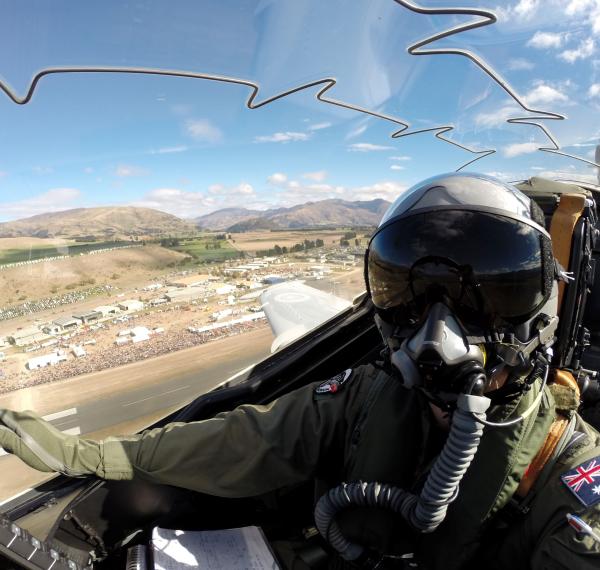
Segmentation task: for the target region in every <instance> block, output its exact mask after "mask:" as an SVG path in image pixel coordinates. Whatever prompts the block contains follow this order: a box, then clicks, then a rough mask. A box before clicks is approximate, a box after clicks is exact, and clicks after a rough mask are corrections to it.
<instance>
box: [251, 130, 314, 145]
mask: <svg viewBox="0 0 600 570" xmlns="http://www.w3.org/2000/svg"><path fill="white" fill-rule="evenodd" d="M309 138H310V135H309V134H307V133H297V132H293V131H286V132H284V133H273V134H272V135H261V136H258V137H254V142H256V143H267V142H276V143H288V142H297V141H306V140H308V139H309Z"/></svg>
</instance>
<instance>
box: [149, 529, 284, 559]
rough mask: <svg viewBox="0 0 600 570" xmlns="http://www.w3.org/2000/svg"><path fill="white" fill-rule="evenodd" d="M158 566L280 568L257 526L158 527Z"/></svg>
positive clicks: (154, 552)
mask: <svg viewBox="0 0 600 570" xmlns="http://www.w3.org/2000/svg"><path fill="white" fill-rule="evenodd" d="M152 555H153V559H154V566H153V567H154V569H155V570H184V569H188V568H198V569H200V570H225V569H227V570H279V568H280V567H279V565H278V564H277V562H276V561H275V558H274V557H273V554H272V552H271V550H270V548H269V545H268V544H267V542H266V541H265V538H264V536H263V534H262V531H261V530H260V529H259V528H258V527H255V526H249V527H243V528H230V529H224V530H211V531H187V530H186V531H184V530H171V529H164V528H155V529H154V530H153V531H152Z"/></svg>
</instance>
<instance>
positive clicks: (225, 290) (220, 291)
mask: <svg viewBox="0 0 600 570" xmlns="http://www.w3.org/2000/svg"><path fill="white" fill-rule="evenodd" d="M235 289H236V287H235V285H228V284H226V285H221V286H220V287H217V288H216V289H215V293H216V294H217V295H229V294H230V293H233V292H234V291H235Z"/></svg>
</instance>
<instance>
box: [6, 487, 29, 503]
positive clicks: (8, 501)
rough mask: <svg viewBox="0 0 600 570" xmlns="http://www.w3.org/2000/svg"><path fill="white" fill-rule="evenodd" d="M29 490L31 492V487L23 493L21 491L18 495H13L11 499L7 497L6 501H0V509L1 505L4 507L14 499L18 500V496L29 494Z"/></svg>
mask: <svg viewBox="0 0 600 570" xmlns="http://www.w3.org/2000/svg"><path fill="white" fill-rule="evenodd" d="M31 490H32V489H31V487H28V488H27V489H25V490H24V491H21V492H20V493H17V494H16V495H13V496H12V497H8V499H4V500H2V501H0V507H1V506H2V505H5V504H6V503H10V501H13V500H14V499H18V498H19V497H20V496H22V495H24V494H25V493H29V491H31Z"/></svg>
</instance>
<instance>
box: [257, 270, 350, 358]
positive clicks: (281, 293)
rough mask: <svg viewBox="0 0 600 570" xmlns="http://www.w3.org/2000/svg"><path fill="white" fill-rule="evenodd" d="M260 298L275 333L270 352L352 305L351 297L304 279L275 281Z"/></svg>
mask: <svg viewBox="0 0 600 570" xmlns="http://www.w3.org/2000/svg"><path fill="white" fill-rule="evenodd" d="M260 300H261V303H262V305H263V311H264V312H265V315H266V316H267V319H268V320H269V324H270V325H271V329H272V330H273V334H274V335H275V340H274V341H273V344H272V345H271V352H275V351H276V350H279V349H280V348H282V347H284V346H286V345H288V344H290V343H291V342H292V341H294V340H296V339H297V338H299V337H301V336H302V335H303V334H305V333H307V332H308V331H310V330H312V329H314V328H315V327H316V326H318V325H320V324H321V323H323V322H325V321H326V320H327V319H330V318H331V317H333V316H334V315H337V314H338V313H339V312H340V311H342V310H344V309H346V308H348V307H350V305H352V303H351V302H350V301H346V300H345V299H342V298H340V297H336V296H335V295H332V294H331V293H326V292H324V291H320V290H319V289H315V288H314V287H310V286H308V285H305V284H304V283H303V282H301V281H288V282H286V283H279V284H277V285H273V286H272V287H269V288H268V289H266V290H265V291H263V292H262V294H261V296H260Z"/></svg>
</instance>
